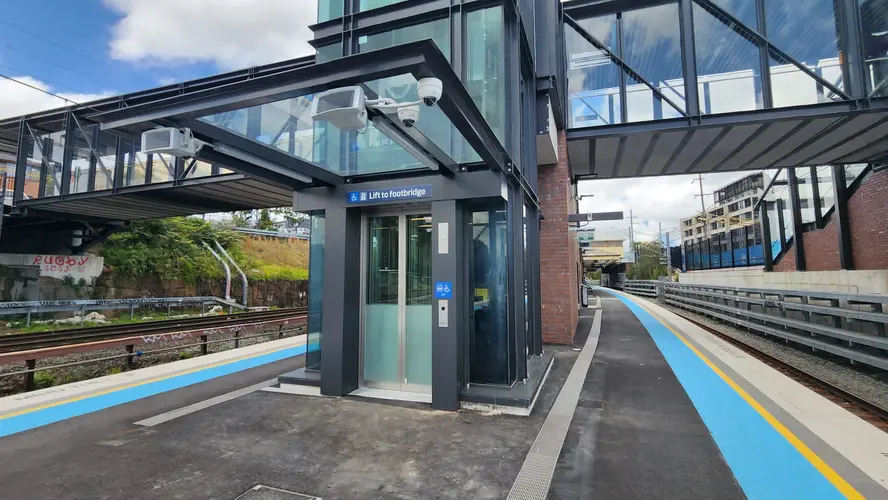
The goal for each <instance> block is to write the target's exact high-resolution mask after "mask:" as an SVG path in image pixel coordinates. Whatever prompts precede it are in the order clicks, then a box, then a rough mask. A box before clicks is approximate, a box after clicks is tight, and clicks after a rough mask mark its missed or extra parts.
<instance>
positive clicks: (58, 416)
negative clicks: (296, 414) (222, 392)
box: [0, 345, 305, 437]
mask: <svg viewBox="0 0 888 500" xmlns="http://www.w3.org/2000/svg"><path fill="white" fill-rule="evenodd" d="M300 354H305V346H304V345H300V346H296V347H291V348H287V349H281V350H279V351H275V352H271V353H268V354H260V355H258V356H253V357H250V358H245V359H240V360H236V361H232V362H230V363H226V364H222V365H218V366H213V367H210V368H206V369H203V370H197V371H194V372H190V373H184V374H182V375H174V376H172V377H169V378H164V379H160V380H157V381H154V382H148V383H145V384H142V385H135V386H129V387H124V388H121V389H119V390H115V391H111V392H107V393H103V394H98V395H95V396H92V397H86V398H84V399H79V400H73V401H71V402H68V403H62V404H60V405H58V406H51V407H47V408H42V409H38V410H34V411H32V412H29V413H23V414H20V415H16V416H13V417H9V418H6V419H0V437H3V436H8V435H10V434H15V433H17V432H23V431H26V430H29V429H34V428H36V427H40V426H43V425H48V424H52V423H55V422H60V421H62V420H67V419H69V418H73V417H77V416H80V415H85V414H87V413H92V412H95V411H99V410H104V409H105V408H110V407H112V406H117V405H121V404H124V403H129V402H132V401H136V400H137V399H142V398H147V397H149V396H154V395H157V394H161V393H164V392H169V391H172V390H175V389H180V388H182V387H187V386H189V385H193V384H198V383H201V382H206V381H207V380H210V379H214V378H217V377H222V376H225V375H230V374H232V373H237V372H239V371H243V370H248V369H250V368H255V367H257V366H261V365H265V364H268V363H273V362H275V361H280V360H282V359H286V358H290V357H293V356H298V355H300Z"/></svg>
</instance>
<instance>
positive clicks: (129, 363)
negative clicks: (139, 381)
mask: <svg viewBox="0 0 888 500" xmlns="http://www.w3.org/2000/svg"><path fill="white" fill-rule="evenodd" d="M126 352H127V353H128V354H129V356H127V357H126V369H127V370H132V369H133V367H135V366H136V358H135V356H133V345H132V344H130V345H128V346H126Z"/></svg>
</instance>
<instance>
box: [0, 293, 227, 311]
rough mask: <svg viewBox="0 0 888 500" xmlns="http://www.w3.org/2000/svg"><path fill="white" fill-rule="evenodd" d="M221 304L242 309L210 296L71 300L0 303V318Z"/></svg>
mask: <svg viewBox="0 0 888 500" xmlns="http://www.w3.org/2000/svg"><path fill="white" fill-rule="evenodd" d="M211 303H216V304H223V305H227V306H232V305H233V306H234V307H237V308H238V309H244V307H243V306H241V305H240V304H232V303H231V302H230V301H226V300H224V299H221V298H219V297H214V296H212V295H208V296H198V297H146V298H138V299H73V300H26V301H15V302H0V316H6V315H10V314H27V313H41V312H62V311H81V310H89V311H105V310H113V309H126V308H129V307H143V306H149V305H156V304H165V305H169V306H174V305H176V306H178V305H184V304H211Z"/></svg>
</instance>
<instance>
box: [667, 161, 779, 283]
mask: <svg viewBox="0 0 888 500" xmlns="http://www.w3.org/2000/svg"><path fill="white" fill-rule="evenodd" d="M767 184H768V178H767V176H766V175H765V174H764V173H761V172H759V173H755V174H752V175H748V176H746V177H744V178H742V179H739V180H736V181H734V182H732V183H730V184H728V185H726V186H724V187H722V188H720V189H718V190H716V191H715V192H714V198H715V204H714V205H713V206H711V207H709V208H707V209H706V212H705V213H697V214H696V215H694V216H693V217H688V218H685V219H682V221H681V243H682V248H683V249H684V251H685V254H688V253H695V254H699V253H705V254H707V255H716V256H717V257H715V258H713V261H708V264H707V263H703V267H704V268H710V267H730V266H731V265H732V260H731V255H730V252H731V251H732V250H733V251H735V252H736V251H738V250H739V249H745V248H756V247H757V246H758V248H759V249H760V245H761V244H762V228H761V221H760V220H759V215H758V214H757V213H755V211H754V210H753V208H754V207H755V204H756V203H757V202H758V200H759V198H761V197H762V194H763V193H764V189H765V186H766V185H767ZM723 254H724V256H723V258H722V255H723ZM745 257H746V255H745V253H744V254H743V255H742V258H741V256H739V255H738V256H736V257H735V259H734V260H733V262H734V263H735V264H740V265H747V263H748V262H747V260H746V258H745ZM750 263H752V262H751V261H750ZM691 267H693V266H691Z"/></svg>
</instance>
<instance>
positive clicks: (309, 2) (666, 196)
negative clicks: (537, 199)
mask: <svg viewBox="0 0 888 500" xmlns="http://www.w3.org/2000/svg"><path fill="white" fill-rule="evenodd" d="M0 3H2V7H0V11H2V13H3V15H2V17H0V74H2V75H5V76H9V77H13V78H15V79H17V80H20V81H22V82H24V83H27V84H28V85H31V86H33V87H37V88H40V89H43V90H46V91H49V92H52V93H54V94H58V95H60V96H62V97H64V98H65V99H69V100H71V101H74V102H78V103H81V102H86V101H89V100H92V99H97V98H101V97H107V96H114V95H119V94H123V93H128V92H133V91H137V90H143V89H148V88H152V87H157V86H161V85H167V84H171V83H175V82H180V81H185V80H190V79H194V78H200V77H203V76H209V75H213V74H217V73H220V72H224V71H230V70H234V69H240V68H244V67H248V66H253V65H258V64H265V63H271V62H275V61H281V60H285V59H291V58H294V57H300V56H304V55H309V54H312V53H313V49H312V48H311V46H309V45H308V43H307V41H308V40H309V39H311V36H312V34H311V31H310V30H309V29H308V25H310V24H312V23H314V22H315V20H316V18H317V11H316V8H317V7H316V2H315V1H314V0H261V1H258V0H253V1H250V0H76V1H72V0H40V1H33V0H0ZM65 104H66V103H65V102H64V101H63V100H60V99H58V98H55V97H52V96H49V95H47V94H45V93H42V92H40V91H38V90H34V89H31V88H29V87H26V86H24V85H21V84H19V83H15V82H12V81H9V80H5V79H2V78H0V118H6V117H10V116H17V115H21V114H26V113H31V112H35V111H40V110H44V109H52V108H57V107H61V106H64V105H65ZM743 175H744V174H712V175H708V176H705V178H704V190H705V192H706V194H707V197H706V202H707V205H709V204H711V203H712V198H711V194H712V192H713V191H714V190H716V189H717V188H719V187H721V186H723V185H725V184H727V183H729V182H731V181H732V180H734V179H737V178H739V177H742V176H743ZM695 179H696V176H691V177H687V176H677V177H660V178H644V179H630V180H599V181H584V182H581V183H580V185H579V191H580V193H581V194H594V195H595V196H594V198H585V199H583V201H582V202H581V205H580V209H581V210H580V211H581V212H603V211H613V210H622V211H624V212H625V213H626V215H627V216H628V214H629V210H630V209H631V210H633V213H634V214H635V215H636V216H637V217H638V218H637V219H636V225H635V233H636V238H637V239H638V240H640V241H644V240H650V239H653V238H656V235H657V224H658V223H662V225H663V228H664V230H668V229H672V228H674V229H675V232H674V234H673V236H674V237H675V238H677V237H678V235H679V233H678V232H677V226H678V223H679V219H680V218H682V217H687V216H690V215H691V214H693V213H694V212H695V211H698V210H699V207H700V200H699V198H695V197H694V194H695V193H699V187H698V185H697V183H696V181H695ZM594 226H595V227H597V228H598V229H597V231H598V234H599V237H607V238H626V237H627V235H626V233H627V232H628V220H626V221H625V222H619V223H600V224H595V225H594Z"/></svg>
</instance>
